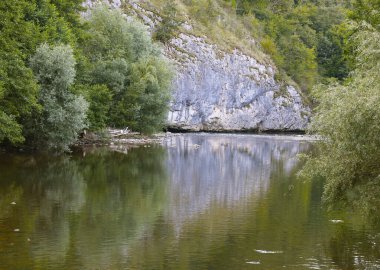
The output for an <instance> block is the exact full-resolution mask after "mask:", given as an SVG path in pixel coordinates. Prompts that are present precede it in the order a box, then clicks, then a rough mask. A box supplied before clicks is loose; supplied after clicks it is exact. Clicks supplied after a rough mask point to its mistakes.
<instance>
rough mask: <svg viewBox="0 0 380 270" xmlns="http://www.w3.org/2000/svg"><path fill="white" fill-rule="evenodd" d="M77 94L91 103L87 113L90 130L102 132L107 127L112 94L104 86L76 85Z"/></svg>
mask: <svg viewBox="0 0 380 270" xmlns="http://www.w3.org/2000/svg"><path fill="white" fill-rule="evenodd" d="M74 91H75V93H78V94H81V95H83V96H84V97H85V99H86V101H87V102H88V103H89V107H88V111H87V120H88V128H89V129H90V130H92V131H101V130H103V129H105V128H106V127H107V124H108V121H109V110H110V108H111V101H112V94H111V91H110V90H109V88H108V87H107V86H106V85H104V84H93V85H88V84H85V85H82V84H79V85H75V87H74Z"/></svg>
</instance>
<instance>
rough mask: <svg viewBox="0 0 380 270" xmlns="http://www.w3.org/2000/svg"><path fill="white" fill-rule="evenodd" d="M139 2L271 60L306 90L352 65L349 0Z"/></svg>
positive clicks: (218, 41) (217, 40) (213, 39)
mask: <svg viewBox="0 0 380 270" xmlns="http://www.w3.org/2000/svg"><path fill="white" fill-rule="evenodd" d="M139 3H140V4H141V5H143V6H144V8H146V9H147V10H151V11H153V12H155V13H158V14H159V15H160V16H162V17H163V18H164V21H163V24H165V23H167V24H168V25H169V26H170V23H171V22H173V21H177V22H179V24H181V23H188V24H190V25H192V26H193V28H192V29H188V28H186V29H185V28H179V29H178V31H181V32H189V33H191V34H194V35H198V36H205V37H206V38H207V39H208V40H209V41H210V42H211V43H214V44H218V45H219V46H220V47H221V48H223V49H225V50H232V49H234V48H238V49H240V50H241V51H243V52H244V53H246V54H248V55H251V56H253V57H255V58H256V59H257V60H259V61H261V62H264V63H265V62H266V63H269V62H271V61H274V63H275V64H276V66H277V68H278V69H279V70H280V73H279V74H280V75H279V76H278V78H277V79H279V80H285V81H288V82H290V81H291V80H289V78H291V79H292V80H294V81H295V82H296V83H297V84H298V85H299V86H300V87H301V88H302V90H303V91H304V92H306V93H307V92H309V91H310V89H311V88H312V86H313V85H314V84H315V83H317V82H320V81H325V80H327V79H329V78H334V79H338V80H342V79H344V78H345V77H347V75H348V73H349V71H350V68H351V67H350V59H348V58H347V55H348V54H345V52H347V50H349V44H348V37H349V35H350V34H351V33H350V32H349V30H348V25H347V22H346V19H347V18H348V15H349V13H350V8H352V4H351V3H350V1H342V0H303V1H293V0H278V1H269V0H255V1H252V0H240V1H239V0H235V1H226V0H212V1H211V0H197V1H195V0H171V1H162V0H152V1H146V0H144V1H140V2H139ZM170 18H171V20H170ZM173 25H174V24H173V23H172V26H173ZM158 28H159V27H158ZM165 29H166V30H167V29H168V27H166V28H165ZM178 31H177V33H178ZM175 33H176V32H175V31H173V35H175ZM263 52H265V54H267V55H269V56H270V57H267V56H266V55H265V54H263Z"/></svg>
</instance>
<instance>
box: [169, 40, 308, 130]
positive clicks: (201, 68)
mask: <svg viewBox="0 0 380 270" xmlns="http://www.w3.org/2000/svg"><path fill="white" fill-rule="evenodd" d="M166 50H167V56H168V57H169V58H170V59H172V60H173V61H175V63H176V67H177V76H176V78H175V81H174V84H173V90H174V92H173V100H172V103H171V106H170V112H169V116H168V126H169V128H172V129H177V130H185V131H200V130H203V131H242V130H261V131H268V130H276V131H296V130H304V129H305V128H306V126H307V124H308V121H309V114H310V110H309V108H308V107H307V106H305V105H304V104H303V101H302V98H301V96H300V95H299V93H298V92H297V91H296V89H295V88H294V87H292V86H286V87H280V85H279V84H278V83H276V81H275V79H274V73H275V71H274V68H273V67H271V66H269V65H268V66H265V65H263V64H260V63H258V61H256V60H255V59H254V58H252V57H249V56H247V55H244V54H243V53H241V52H240V51H238V50H234V51H233V52H231V53H227V52H224V51H221V50H219V49H218V47H217V46H215V45H211V44H208V43H207V42H206V41H205V40H204V39H203V38H199V37H195V36H191V35H187V34H180V35H179V36H178V37H177V38H175V39H173V40H172V41H171V43H170V45H169V46H167V48H166Z"/></svg>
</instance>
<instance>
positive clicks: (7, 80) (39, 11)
mask: <svg viewBox="0 0 380 270" xmlns="http://www.w3.org/2000/svg"><path fill="white" fill-rule="evenodd" d="M52 2H53V1H49V0H43V1H41V0H38V1H37V0H28V1H27V0H15V1H1V2H0V17H1V20H0V29H1V31H0V81H1V83H0V89H1V90H0V93H1V94H0V115H1V116H0V118H1V124H0V143H3V142H6V141H8V142H10V143H11V144H19V143H22V142H23V141H24V140H25V138H24V136H25V134H27V133H28V132H27V131H26V130H25V125H26V123H27V122H30V120H31V119H32V118H33V117H34V115H35V114H38V112H39V111H40V106H39V104H38V85H37V81H36V79H35V78H34V76H33V72H32V70H31V69H30V68H29V67H28V60H29V58H30V57H31V56H32V55H33V54H34V53H35V50H36V47H37V45H38V44H40V43H42V42H48V43H56V42H63V43H69V44H72V45H73V46H74V45H75V35H74V34H73V31H74V30H75V29H79V28H80V27H81V26H80V25H79V24H77V25H75V26H74V25H70V23H68V22H67V21H66V18H68V17H70V16H71V17H72V18H77V19H78V18H79V14H78V13H77V10H79V7H80V6H81V3H79V1H66V0H61V1H55V2H59V3H60V4H61V5H70V7H71V8H70V9H67V10H66V11H63V10H62V12H61V10H60V9H59V8H57V6H56V5H55V4H53V3H52Z"/></svg>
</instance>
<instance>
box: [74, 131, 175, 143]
mask: <svg viewBox="0 0 380 270" xmlns="http://www.w3.org/2000/svg"><path fill="white" fill-rule="evenodd" d="M179 135H180V134H179V133H171V132H160V133H155V134H152V135H144V134H141V133H139V132H133V131H130V130H128V129H110V128H109V129H106V130H105V131H104V132H102V133H93V132H90V133H86V134H83V135H82V136H81V138H80V139H79V140H78V142H77V143H76V144H75V146H89V145H95V146H102V145H103V146H104V145H119V144H123V145H146V144H163V143H164V142H165V141H167V140H168V139H169V138H172V137H174V136H179Z"/></svg>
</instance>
